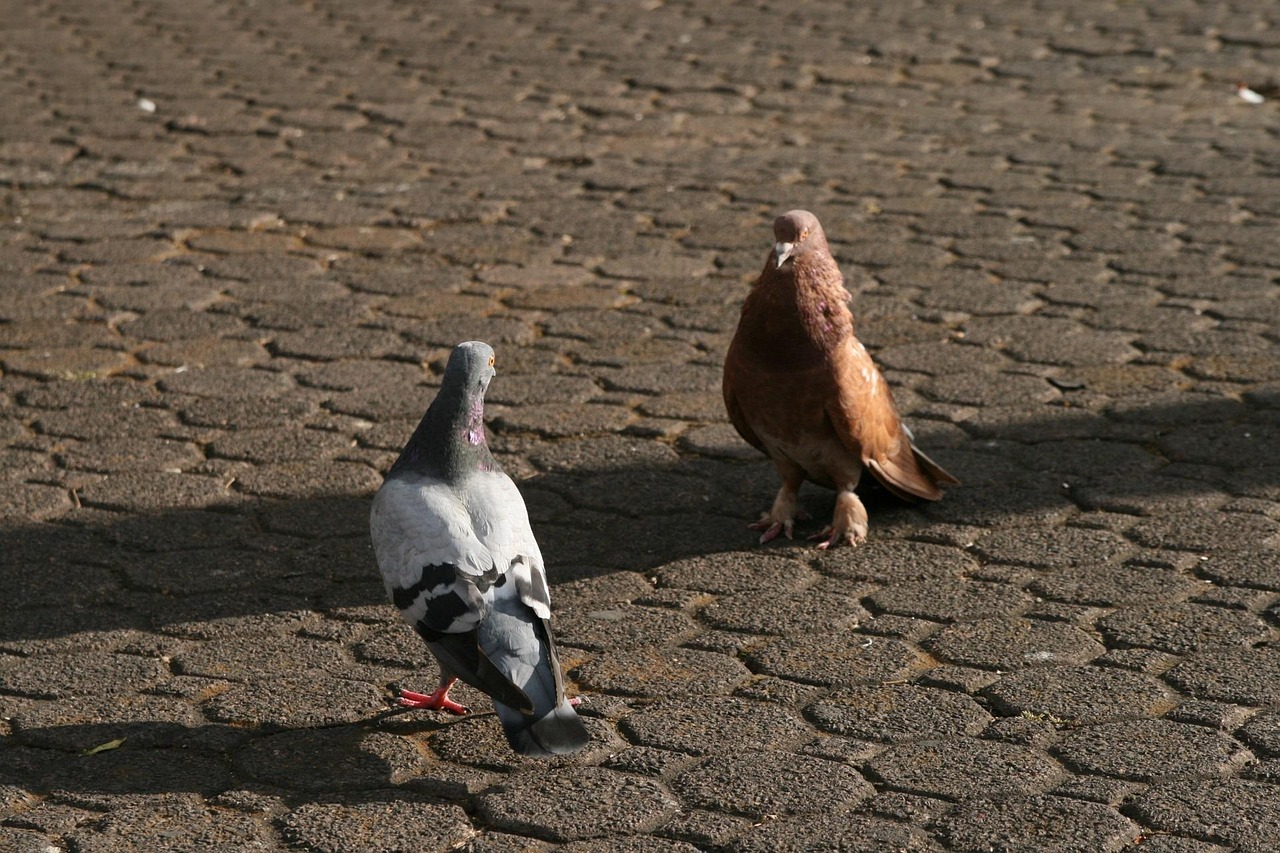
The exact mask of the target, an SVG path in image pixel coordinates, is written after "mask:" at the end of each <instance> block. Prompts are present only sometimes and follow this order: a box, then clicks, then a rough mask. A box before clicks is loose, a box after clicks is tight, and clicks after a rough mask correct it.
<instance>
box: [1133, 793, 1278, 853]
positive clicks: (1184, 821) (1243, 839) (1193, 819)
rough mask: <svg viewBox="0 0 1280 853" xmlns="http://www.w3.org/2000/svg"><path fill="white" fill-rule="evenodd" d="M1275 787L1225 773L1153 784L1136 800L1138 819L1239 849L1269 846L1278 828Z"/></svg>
mask: <svg viewBox="0 0 1280 853" xmlns="http://www.w3.org/2000/svg"><path fill="white" fill-rule="evenodd" d="M1277 803H1280V800H1278V799H1277V797H1276V788H1275V786H1273V785H1268V784H1266V783H1263V782H1254V781H1250V780H1245V779H1223V780H1221V781H1220V782H1218V783H1217V784H1215V785H1213V786H1212V787H1206V786H1205V785H1204V783H1203V782H1200V781H1177V782H1169V783H1167V784H1163V785H1154V786H1152V787H1151V788H1150V789H1148V790H1147V791H1146V792H1145V793H1143V794H1141V795H1139V796H1138V797H1137V798H1136V800H1135V802H1134V804H1133V807H1132V808H1133V814H1134V817H1136V818H1137V819H1138V820H1140V821H1142V822H1143V823H1145V824H1147V825H1149V826H1152V827H1154V828H1156V829H1158V830H1163V831H1165V832H1172V833H1176V834H1179V835H1188V836H1191V837H1193V838H1197V839H1203V840H1206V841H1214V842H1222V843H1225V844H1228V845H1231V846H1233V847H1234V848H1235V849H1239V850H1250V851H1253V850H1257V851H1261V850H1266V849H1267V847H1269V846H1271V845H1272V844H1274V842H1275V838H1276V834H1277V832H1280V810H1278V809H1277Z"/></svg>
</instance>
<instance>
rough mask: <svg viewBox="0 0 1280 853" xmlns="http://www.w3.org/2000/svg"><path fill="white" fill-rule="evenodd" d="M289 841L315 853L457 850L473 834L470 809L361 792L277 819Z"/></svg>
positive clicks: (423, 800)
mask: <svg viewBox="0 0 1280 853" xmlns="http://www.w3.org/2000/svg"><path fill="white" fill-rule="evenodd" d="M277 822H278V824H279V826H280V828H281V832H282V835H283V836H284V838H285V840H286V841H288V842H289V843H290V844H295V845H299V846H302V847H305V848H306V849H308V850H315V851H317V853H338V851H371V853H372V851H385V850H407V849H410V848H412V849H415V850H424V851H426V850H432V851H441V853H443V851H445V850H454V849H456V848H457V846H458V845H459V844H461V843H462V842H464V841H467V840H468V839H470V838H471V837H472V836H473V835H475V830H474V829H473V828H472V827H471V822H470V821H469V820H468V819H467V815H466V813H465V812H464V811H463V810H462V809H461V808H459V807H458V806H450V805H441V804H439V803H436V802H433V801H432V800H430V799H428V798H424V797H420V796H419V797H414V796H412V795H410V796H405V795H404V794H403V793H397V794H396V795H395V796H394V798H392V797H387V798H385V799H384V798H375V797H372V796H366V797H361V798H359V799H357V800H356V801H355V802H351V801H347V802H342V803H305V804H303V805H301V806H299V807H298V808H296V809H293V810H292V811H290V812H289V813H288V814H285V815H283V816H282V817H280V818H279V819H278V821H277Z"/></svg>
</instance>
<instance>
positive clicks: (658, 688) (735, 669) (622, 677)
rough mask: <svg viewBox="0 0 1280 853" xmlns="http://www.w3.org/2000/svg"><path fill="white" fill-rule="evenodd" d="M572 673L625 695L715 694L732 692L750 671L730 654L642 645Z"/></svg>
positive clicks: (607, 655)
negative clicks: (645, 646) (642, 646)
mask: <svg viewBox="0 0 1280 853" xmlns="http://www.w3.org/2000/svg"><path fill="white" fill-rule="evenodd" d="M570 675H571V676H572V677H573V678H575V679H577V681H578V683H579V684H581V685H582V686H583V687H584V688H586V689H588V690H598V691H601V692H604V693H617V694H621V695H623V696H652V695H655V694H657V695H661V694H670V693H674V694H676V695H679V694H687V693H692V692H697V693H699V694H700V695H704V696H715V695H723V694H725V693H727V692H729V691H730V690H732V689H733V688H734V687H736V686H737V685H739V684H741V683H742V682H743V681H745V680H746V679H747V678H748V677H749V675H750V673H749V672H748V671H747V669H746V667H744V666H743V665H742V664H741V663H739V662H738V661H737V660H735V659H734V658H732V657H729V656H727V655H720V654H713V653H711V652H704V651H698V650H695V649H681V648H674V649H673V648H667V649H661V648H659V649H654V648H638V649H633V650H625V651H618V652H613V651H609V652H605V653H604V654H601V655H599V656H596V657H594V658H592V659H591V660H589V661H587V662H586V663H584V664H582V665H581V666H578V667H576V668H575V669H573V670H572V671H571V672H570Z"/></svg>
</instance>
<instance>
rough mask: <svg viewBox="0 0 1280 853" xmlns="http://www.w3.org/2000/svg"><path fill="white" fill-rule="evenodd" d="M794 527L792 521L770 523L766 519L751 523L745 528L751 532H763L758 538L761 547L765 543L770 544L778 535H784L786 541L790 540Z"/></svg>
mask: <svg viewBox="0 0 1280 853" xmlns="http://www.w3.org/2000/svg"><path fill="white" fill-rule="evenodd" d="M794 526H795V522H792V521H773V522H771V521H770V520H769V518H768V517H765V518H762V519H760V520H759V521H756V522H752V523H751V524H748V525H747V527H748V528H750V529H751V530H763V531H764V534H763V535H762V536H761V537H760V544H761V545H763V544H764V543H766V542H772V541H773V540H774V539H777V538H778V535H779V534H785V535H786V537H787V538H788V539H790V538H792V537H791V531H792V529H793V528H794Z"/></svg>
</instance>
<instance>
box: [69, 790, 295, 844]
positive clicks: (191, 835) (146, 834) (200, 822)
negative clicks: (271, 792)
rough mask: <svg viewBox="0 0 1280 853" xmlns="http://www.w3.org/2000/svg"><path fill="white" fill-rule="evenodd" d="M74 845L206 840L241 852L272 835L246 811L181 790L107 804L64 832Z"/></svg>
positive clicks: (181, 842) (272, 840)
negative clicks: (219, 806) (227, 809)
mask: <svg viewBox="0 0 1280 853" xmlns="http://www.w3.org/2000/svg"><path fill="white" fill-rule="evenodd" d="M67 840H68V841H70V842H71V844H73V845H75V848H76V849H79V850H86V851H90V850H91V851H94V853H108V851H112V850H121V849H134V850H140V849H145V850H155V851H164V853H178V851H181V850H191V849H193V848H197V847H202V846H206V845H207V846H208V847H209V848H212V847H217V848H218V849H222V850H228V851H235V853H242V852H246V851H250V850H261V849H263V848H264V847H268V848H269V845H272V844H273V843H274V837H273V834H272V832H271V831H270V829H268V828H267V827H266V826H265V825H264V824H263V823H262V822H261V821H259V820H257V819H255V818H254V817H252V816H250V815H243V814H236V813H234V812H232V813H222V812H220V811H217V810H214V809H210V808H208V807H207V806H205V805H204V804H202V803H199V802H193V801H192V800H191V799H190V798H189V797H184V796H182V795H172V794H170V795H159V796H153V797H147V798H145V799H143V800H141V801H139V802H135V803H129V804H126V805H124V807H123V808H119V809H115V810H112V811H111V812H110V813H108V814H106V815H104V816H103V817H102V818H101V819H99V820H97V821H93V822H92V823H90V824H88V825H82V826H81V827H78V828H77V829H75V830H73V831H72V832H69V833H67Z"/></svg>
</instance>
